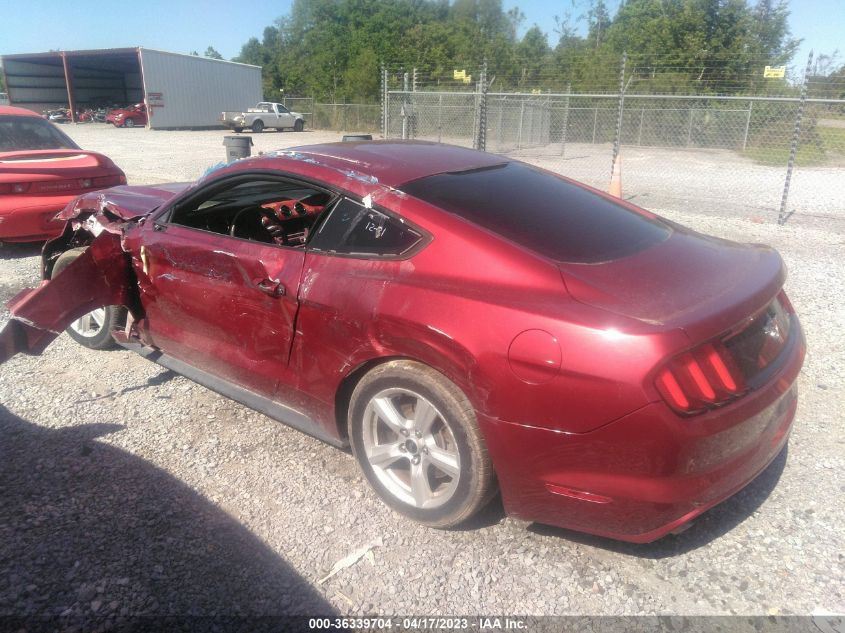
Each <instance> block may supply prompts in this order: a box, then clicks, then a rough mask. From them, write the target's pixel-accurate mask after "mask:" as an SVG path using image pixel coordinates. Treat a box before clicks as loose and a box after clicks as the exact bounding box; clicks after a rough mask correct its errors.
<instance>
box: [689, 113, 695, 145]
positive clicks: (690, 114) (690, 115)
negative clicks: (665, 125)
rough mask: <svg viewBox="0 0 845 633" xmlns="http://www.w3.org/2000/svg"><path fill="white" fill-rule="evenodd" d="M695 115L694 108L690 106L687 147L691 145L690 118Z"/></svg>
mask: <svg viewBox="0 0 845 633" xmlns="http://www.w3.org/2000/svg"><path fill="white" fill-rule="evenodd" d="M694 113H695V108H693V107H692V106H690V109H689V126H688V127H687V147H689V146H690V145H692V116H693V114H694Z"/></svg>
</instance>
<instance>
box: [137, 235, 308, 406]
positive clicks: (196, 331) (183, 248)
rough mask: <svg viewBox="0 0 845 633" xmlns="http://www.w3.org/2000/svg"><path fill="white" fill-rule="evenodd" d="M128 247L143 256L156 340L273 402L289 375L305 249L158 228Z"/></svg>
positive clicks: (144, 300) (148, 328)
mask: <svg viewBox="0 0 845 633" xmlns="http://www.w3.org/2000/svg"><path fill="white" fill-rule="evenodd" d="M136 236H137V239H139V240H140V241H141V242H143V245H142V246H140V245H139V246H136V245H135V241H136ZM127 245H128V247H129V248H130V250H131V251H132V252H133V253H137V254H138V256H137V257H135V261H134V266H135V273H136V276H137V278H138V287H139V295H140V296H139V299H140V302H141V306H142V308H143V311H144V315H145V335H146V337H148V339H149V341H150V342H151V343H152V344H153V345H154V346H155V347H156V348H158V349H161V350H162V351H163V352H164V353H166V354H169V355H171V356H174V357H176V358H179V359H181V360H183V361H184V362H187V363H189V364H191V365H193V366H196V367H199V368H201V369H203V370H204V371H207V372H209V373H210V374H213V375H215V376H218V377H220V378H223V379H225V380H229V381H232V382H234V383H236V384H238V385H240V386H242V387H246V388H247V389H251V390H254V391H255V392H257V393H260V394H264V395H272V394H273V393H274V391H275V389H276V384H277V382H278V381H279V379H280V377H282V376H284V374H285V372H287V371H288V356H289V354H290V347H291V341H292V340H293V334H294V323H295V319H296V313H297V309H298V305H299V304H298V302H297V290H298V287H299V278H300V275H301V274H302V265H303V262H304V260H305V252H304V250H295V249H288V248H280V247H278V246H275V245H271V244H262V243H258V242H253V241H248V240H243V239H237V238H233V237H230V236H226V235H218V234H215V233H209V232H206V231H200V230H196V229H190V228H185V227H182V226H178V225H174V224H169V225H166V228H163V227H162V225H155V224H152V223H149V224H146V225H145V226H143V227H142V228H141V229H140V230H139V231H137V232H136V233H135V234H133V235H132V236H130V237H129V238H127Z"/></svg>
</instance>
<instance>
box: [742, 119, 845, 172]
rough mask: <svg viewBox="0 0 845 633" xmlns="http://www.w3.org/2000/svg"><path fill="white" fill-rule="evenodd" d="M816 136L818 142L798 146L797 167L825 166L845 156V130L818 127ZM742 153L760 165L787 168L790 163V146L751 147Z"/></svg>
mask: <svg viewBox="0 0 845 633" xmlns="http://www.w3.org/2000/svg"><path fill="white" fill-rule="evenodd" d="M815 135H816V136H817V138H818V141H810V142H805V143H804V144H802V145H799V146H798V152H797V153H796V155H795V164H796V165H798V166H799V167H812V166H814V165H823V164H825V163H826V162H828V161H829V160H830V159H831V158H832V157H834V156H837V155H838V156H845V128H839V127H822V126H816V128H815ZM740 153H741V154H742V155H743V156H746V157H748V158H750V159H751V160H753V161H754V162H755V163H758V164H760V165H775V166H780V165H783V166H786V163H787V161H789V145H777V146H759V147H749V148H747V149H746V150H745V151H743V152H740Z"/></svg>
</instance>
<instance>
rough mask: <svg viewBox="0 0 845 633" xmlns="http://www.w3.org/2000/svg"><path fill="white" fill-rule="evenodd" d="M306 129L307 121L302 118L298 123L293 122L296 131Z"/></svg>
mask: <svg viewBox="0 0 845 633" xmlns="http://www.w3.org/2000/svg"><path fill="white" fill-rule="evenodd" d="M304 129H305V121H303V120H302V119H297V120H296V123H294V124H293V131H294V132H301V131H302V130H304Z"/></svg>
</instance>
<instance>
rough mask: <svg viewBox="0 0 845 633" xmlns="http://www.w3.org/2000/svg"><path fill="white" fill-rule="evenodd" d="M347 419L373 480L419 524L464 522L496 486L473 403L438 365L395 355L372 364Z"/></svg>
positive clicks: (364, 467)
mask: <svg viewBox="0 0 845 633" xmlns="http://www.w3.org/2000/svg"><path fill="white" fill-rule="evenodd" d="M348 423H349V438H350V443H351V444H352V452H353V453H354V455H355V458H356V459H357V460H358V464H359V465H360V466H361V470H362V471H363V473H364V475H365V476H366V478H367V480H368V481H369V483H370V485H371V486H372V487H373V489H374V490H375V491H376V493H378V495H379V496H380V497H381V498H382V500H383V501H384V502H385V503H386V504H387V505H388V506H390V507H391V508H393V509H394V510H396V511H398V512H400V513H402V514H404V515H405V516H407V517H410V518H411V519H413V520H415V521H418V522H419V523H422V524H424V525H428V526H430V527H435V528H450V527H454V526H456V525H459V524H461V523H463V522H464V521H466V520H467V519H469V518H470V517H471V516H472V515H474V514H475V513H476V512H478V511H479V510H480V509H481V508H482V507H484V506H485V505H486V504H487V503H488V502H489V501H490V499H491V498H492V497H493V496H494V494H495V492H496V484H495V478H494V476H493V465H492V462H491V461H490V457H489V455H488V454H487V447H486V446H485V444H484V440H483V439H482V437H481V431H480V430H479V428H478V422H477V420H476V417H475V411H474V409H473V406H472V404H471V403H470V402H469V400H468V399H467V397H466V396H465V395H464V393H463V392H462V391H461V390H460V389H459V388H458V387H457V386H456V385H455V384H454V383H452V382H451V381H450V380H449V379H447V378H446V377H445V376H443V375H442V374H441V373H439V372H437V371H435V370H434V369H432V368H431V367H428V366H426V365H423V364H421V363H417V362H413V361H390V362H387V363H384V364H382V365H379V366H378V367H376V368H375V369H373V370H372V371H370V373H368V374H366V375H365V376H364V377H363V378H362V379H361V381H360V382H359V383H358V385H357V386H356V387H355V390H354V391H353V392H352V398H351V400H350V404H349V419H348Z"/></svg>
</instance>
